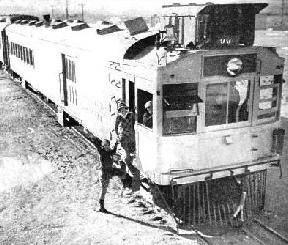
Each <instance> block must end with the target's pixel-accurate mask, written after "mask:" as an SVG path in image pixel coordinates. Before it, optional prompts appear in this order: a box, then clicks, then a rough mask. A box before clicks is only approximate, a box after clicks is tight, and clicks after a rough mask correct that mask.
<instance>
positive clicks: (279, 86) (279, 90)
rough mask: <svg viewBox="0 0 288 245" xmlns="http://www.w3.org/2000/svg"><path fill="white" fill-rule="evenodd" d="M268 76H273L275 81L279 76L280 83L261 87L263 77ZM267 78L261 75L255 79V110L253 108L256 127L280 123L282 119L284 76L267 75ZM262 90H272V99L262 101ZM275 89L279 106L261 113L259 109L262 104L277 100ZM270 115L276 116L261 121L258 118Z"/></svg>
mask: <svg viewBox="0 0 288 245" xmlns="http://www.w3.org/2000/svg"><path fill="white" fill-rule="evenodd" d="M267 76H273V77H274V81H275V80H276V79H277V76H279V78H278V79H279V82H278V83H274V84H272V85H261V84H260V79H261V77H267ZM267 76H260V75H259V76H257V77H256V78H255V98H254V108H253V112H254V115H253V122H254V125H258V124H266V123H272V122H275V121H278V120H279V118H280V112H281V98H282V79H283V76H282V74H274V75H267ZM261 88H263V89H267V88H272V97H271V99H260V91H261ZM273 88H276V89H277V96H276V100H277V105H276V107H272V108H270V109H267V110H263V111H261V110H260V108H259V105H260V102H270V101H271V102H272V101H273V100H274V99H273V98H275V96H273ZM269 113H275V115H274V116H272V117H268V118H261V119H259V118H258V116H261V115H265V114H269Z"/></svg>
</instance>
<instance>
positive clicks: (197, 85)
mask: <svg viewBox="0 0 288 245" xmlns="http://www.w3.org/2000/svg"><path fill="white" fill-rule="evenodd" d="M182 84H190V85H191V86H193V85H195V87H196V89H197V91H196V93H195V96H198V98H199V99H202V98H201V95H200V94H199V93H200V91H201V88H200V85H199V83H173V84H163V86H164V85H165V86H166V85H182ZM192 84H193V85H192ZM162 89H163V90H164V87H162ZM191 91H192V90H191ZM187 96H188V95H187ZM191 96H192V95H191ZM193 96H194V95H193ZM165 97H167V96H165V95H164V91H163V96H162V104H161V106H162V108H161V113H162V115H161V117H162V123H161V128H162V129H161V131H162V137H173V136H179V135H195V134H197V133H198V132H199V122H200V121H199V118H200V116H201V112H200V111H201V110H200V104H203V102H199V101H198V102H195V103H193V106H195V108H194V107H193V108H194V109H195V110H197V115H196V116H192V117H193V118H194V119H195V131H192V132H182V133H170V134H168V133H165V130H164V125H165V123H164V120H165V118H164V112H165V110H164V104H163V103H164V99H165ZM172 97H173V96H172ZM176 97H177V96H176ZM172 111H173V110H172ZM172 111H171V113H173V114H174V113H176V114H177V111H179V110H174V112H172ZM182 111H183V113H184V114H185V113H187V111H188V110H182ZM183 113H182V114H183Z"/></svg>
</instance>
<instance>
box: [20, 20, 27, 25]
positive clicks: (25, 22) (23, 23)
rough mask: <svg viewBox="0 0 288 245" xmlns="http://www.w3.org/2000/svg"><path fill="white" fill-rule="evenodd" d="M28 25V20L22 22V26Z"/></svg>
mask: <svg viewBox="0 0 288 245" xmlns="http://www.w3.org/2000/svg"><path fill="white" fill-rule="evenodd" d="M27 23H28V20H21V22H20V25H25V24H27Z"/></svg>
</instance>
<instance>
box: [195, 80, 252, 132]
mask: <svg viewBox="0 0 288 245" xmlns="http://www.w3.org/2000/svg"><path fill="white" fill-rule="evenodd" d="M241 80H248V81H249V84H250V85H249V86H250V91H249V101H248V108H249V116H248V120H247V121H241V122H233V123H225V124H220V125H211V126H205V120H206V116H205V114H206V90H207V86H208V85H210V84H219V83H220V84H222V83H225V84H227V86H228V83H230V82H233V81H235V82H236V81H241ZM253 83H254V79H253V78H251V77H237V78H231V77H229V78H225V79H223V77H222V78H219V79H213V81H211V80H210V81H206V82H205V83H204V84H203V86H202V88H203V98H204V103H203V104H204V105H203V109H202V115H201V112H200V116H201V118H202V122H201V127H202V128H201V129H199V130H200V131H204V132H209V131H217V130H224V129H233V128H241V127H249V126H252V124H253V115H254V108H253V104H254V102H253V100H255V98H253V91H254V86H253ZM199 126H200V125H199Z"/></svg>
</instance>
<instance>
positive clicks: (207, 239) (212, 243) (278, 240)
mask: <svg viewBox="0 0 288 245" xmlns="http://www.w3.org/2000/svg"><path fill="white" fill-rule="evenodd" d="M13 80H14V81H15V79H13ZM16 82H18V83H19V81H17V80H16ZM25 90H26V92H27V93H28V94H29V95H30V96H31V97H33V98H34V99H35V100H36V101H38V102H39V103H40V104H41V105H43V106H44V107H45V108H46V109H47V110H48V111H49V112H50V113H51V114H52V115H53V116H55V117H56V116H57V115H56V113H57V109H56V107H55V105H53V104H51V103H49V102H47V100H45V99H43V96H41V95H39V94H38V93H37V92H35V91H33V90H32V89H25ZM69 131H70V132H71V134H69V135H68V136H67V137H65V138H67V139H68V140H69V141H71V144H73V145H77V141H81V143H84V144H85V145H86V146H87V147H88V148H90V149H91V150H93V151H94V150H96V151H97V149H96V147H95V145H94V144H93V143H92V142H91V141H90V140H89V139H88V138H87V136H88V134H87V133H86V132H85V130H84V129H83V127H79V126H72V127H70V130H69ZM75 136H76V137H75ZM75 138H77V139H78V140H76V141H75ZM79 139H80V140H79ZM79 143H80V142H79ZM240 230H241V231H242V235H243V233H244V234H245V236H248V237H249V239H252V240H253V241H254V242H253V243H251V244H262V245H270V244H271V245H283V244H288V239H287V238H286V237H284V236H282V235H281V234H279V233H278V232H276V231H275V230H273V229H272V228H270V227H268V226H266V225H265V224H263V223H262V222H261V221H259V220H257V219H253V220H251V222H249V223H248V224H247V225H246V226H245V227H242V228H240ZM191 234H193V236H194V237H197V239H198V241H200V244H205V245H216V244H223V243H222V242H221V240H222V239H223V238H222V239H220V238H219V237H212V236H206V235H204V234H202V233H201V232H200V231H197V230H196V229H192V231H191ZM235 236H236V237H234V238H233V241H232V240H231V242H232V243H230V244H243V243H241V242H240V240H241V239H238V238H237V235H235ZM222 241H223V240H222ZM250 241H251V240H250ZM227 244H228V243H227ZM247 244H248V243H247ZM249 244H250V243H249Z"/></svg>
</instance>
